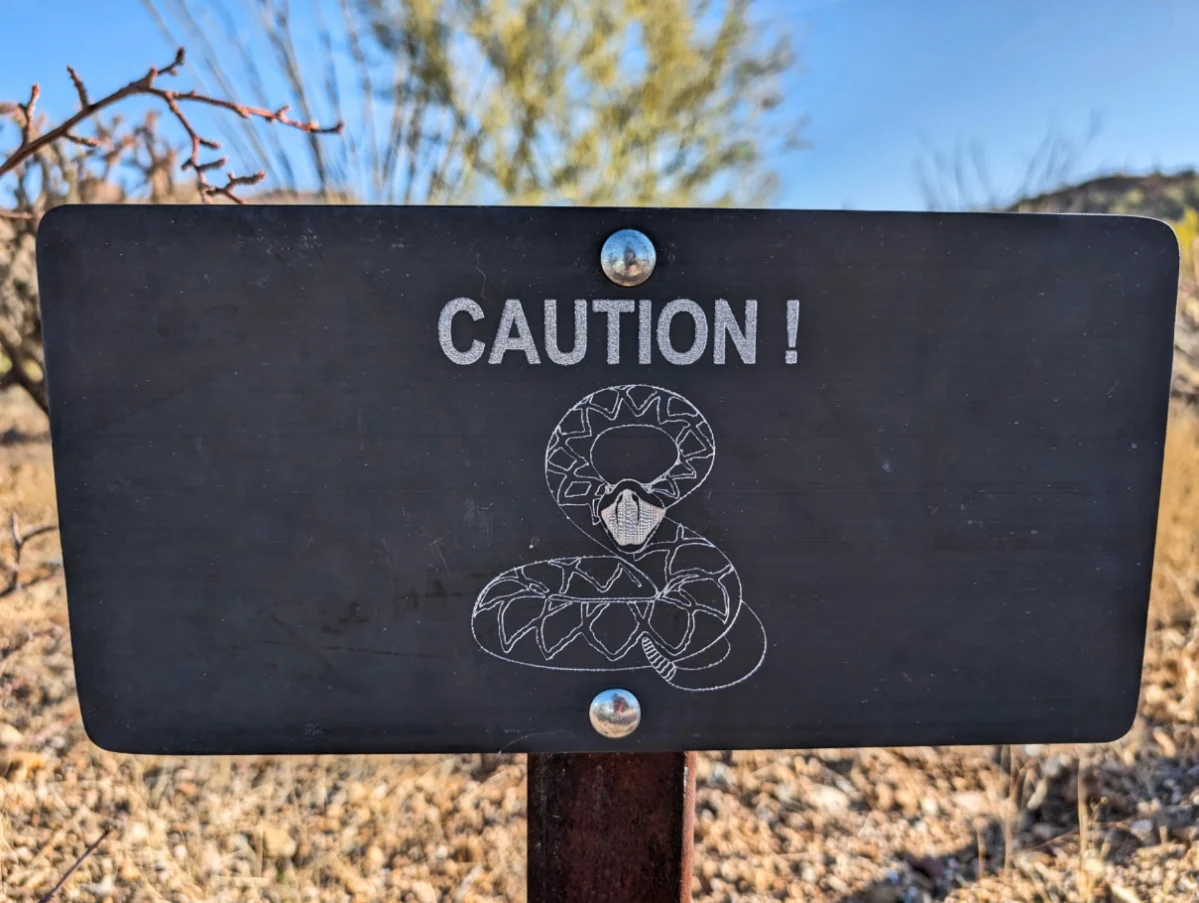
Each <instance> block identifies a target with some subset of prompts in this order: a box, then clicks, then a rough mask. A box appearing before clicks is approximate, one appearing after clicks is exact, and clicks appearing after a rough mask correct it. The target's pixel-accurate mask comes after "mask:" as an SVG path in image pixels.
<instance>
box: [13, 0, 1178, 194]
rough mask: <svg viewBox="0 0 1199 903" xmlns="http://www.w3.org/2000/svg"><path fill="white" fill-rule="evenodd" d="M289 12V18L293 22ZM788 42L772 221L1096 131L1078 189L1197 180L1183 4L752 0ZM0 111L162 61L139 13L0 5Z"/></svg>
mask: <svg viewBox="0 0 1199 903" xmlns="http://www.w3.org/2000/svg"><path fill="white" fill-rule="evenodd" d="M303 6H304V4H302V3H297V4H296V7H297V9H299V8H302V7H303ZM760 11H761V14H762V16H763V17H764V18H765V19H766V21H768V22H769V23H771V26H772V27H774V26H775V25H776V24H777V26H779V27H786V28H787V29H788V30H789V31H790V32H791V33H792V34H793V35H794V37H795V40H796V43H797V47H798V49H799V52H800V56H801V58H802V59H803V61H804V69H805V71H804V73H803V74H802V75H800V76H798V77H796V78H794V79H792V80H790V81H789V82H788V86H787V87H788V100H787V103H788V105H789V110H793V111H794V113H796V114H805V115H807V116H808V117H810V122H809V125H808V127H807V130H806V132H805V138H806V139H807V141H808V142H810V145H811V146H810V147H809V148H808V149H807V150H804V151H801V152H798V153H794V154H791V155H789V156H787V157H786V158H784V159H782V160H779V161H778V164H777V165H778V168H779V173H780V176H781V190H780V192H779V194H778V197H777V199H776V202H777V203H778V204H779V205H780V206H787V207H809V208H841V207H853V208H856V209H922V208H923V207H924V206H925V201H924V197H923V195H922V193H921V190H920V187H919V184H918V181H917V179H916V176H915V166H916V163H917V161H918V160H920V159H927V156H928V149H929V148H931V149H933V150H936V151H941V152H946V153H952V152H953V151H954V149H955V148H956V147H958V146H963V147H964V146H967V145H969V144H971V143H975V144H977V146H979V147H981V148H982V149H983V150H984V151H985V155H986V160H987V164H988V169H989V171H990V173H991V183H992V185H993V186H994V188H995V190H996V193H998V194H1000V195H1002V194H1004V193H1006V192H1007V191H1010V190H1013V189H1014V188H1015V187H1016V186H1017V185H1018V184H1019V181H1020V174H1021V172H1022V170H1023V168H1024V166H1025V163H1026V162H1027V160H1028V158H1029V157H1030V156H1031V155H1032V154H1033V153H1034V151H1035V150H1036V148H1037V146H1038V144H1039V143H1040V142H1041V141H1042V140H1043V139H1044V137H1045V136H1046V134H1047V133H1049V132H1050V131H1053V132H1055V133H1057V134H1059V135H1060V136H1062V137H1063V138H1064V139H1067V140H1079V139H1081V138H1082V137H1083V136H1084V134H1085V133H1086V132H1087V130H1088V127H1089V123H1090V120H1091V117H1092V115H1093V114H1098V115H1099V116H1100V117H1101V125H1100V128H1099V131H1098V133H1097V134H1096V136H1095V138H1094V139H1093V141H1092V142H1091V144H1090V145H1089V147H1088V150H1087V152H1086V153H1085V154H1084V155H1083V157H1082V159H1081V160H1080V161H1079V165H1078V167H1077V169H1076V173H1077V175H1078V176H1079V177H1084V176H1088V175H1092V174H1095V173H1098V172H1104V171H1111V170H1126V171H1144V170H1148V169H1152V168H1156V167H1161V168H1165V169H1167V170H1174V169H1178V168H1181V167H1186V166H1194V165H1199V104H1197V102H1196V98H1197V97H1199V93H1197V92H1199V87H1197V86H1199V68H1197V64H1196V60H1197V59H1199V52H1197V47H1199V44H1197V37H1199V0H1120V2H1117V0H760ZM0 33H4V34H6V35H16V36H18V40H16V41H6V42H5V52H4V54H3V55H0V98H4V99H9V98H13V99H16V98H20V99H23V98H24V97H25V95H26V92H27V91H28V85H29V82H30V81H34V80H36V81H39V82H40V83H41V85H42V89H43V101H42V105H43V108H44V109H48V110H50V111H51V112H53V113H56V114H65V113H67V112H68V111H69V110H70V109H71V107H72V105H73V104H74V102H75V96H74V91H73V89H72V88H71V86H70V83H69V81H68V80H67V79H66V77H65V70H64V67H65V66H66V65H67V64H68V63H71V64H73V65H75V66H76V68H78V69H79V71H80V72H81V74H83V75H84V76H85V77H86V79H87V81H88V84H89V86H90V88H91V91H92V94H93V96H95V95H98V94H100V93H101V92H103V91H106V90H108V89H110V88H111V87H115V86H117V85H118V84H123V83H124V82H125V81H128V80H129V79H130V78H131V77H132V76H133V75H135V74H140V72H142V71H143V70H144V68H145V66H146V65H147V64H148V63H149V62H166V61H167V60H169V58H170V56H171V52H172V48H171V47H170V46H169V45H168V43H167V41H166V40H165V39H164V38H163V37H162V36H161V35H160V34H159V32H158V30H157V29H156V27H155V25H154V23H153V22H152V21H151V19H150V18H149V16H148V15H147V13H146V12H145V11H144V9H143V7H142V5H141V3H140V2H139V0H42V2H41V3H27V2H17V0H0Z"/></svg>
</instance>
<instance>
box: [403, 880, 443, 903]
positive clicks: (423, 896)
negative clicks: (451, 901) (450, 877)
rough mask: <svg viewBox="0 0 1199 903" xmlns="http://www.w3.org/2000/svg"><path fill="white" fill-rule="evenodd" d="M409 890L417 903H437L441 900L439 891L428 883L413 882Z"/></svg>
mask: <svg viewBox="0 0 1199 903" xmlns="http://www.w3.org/2000/svg"><path fill="white" fill-rule="evenodd" d="M408 890H409V892H410V893H411V894H412V896H413V897H415V898H416V903H437V901H438V900H439V899H440V897H438V896H437V889H436V888H434V887H433V885H432V884H430V883H429V882H428V881H413V882H412V886H411V887H410V888H408Z"/></svg>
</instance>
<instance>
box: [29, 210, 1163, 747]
mask: <svg viewBox="0 0 1199 903" xmlns="http://www.w3.org/2000/svg"><path fill="white" fill-rule="evenodd" d="M626 229H628V230H637V232H638V233H639V235H633V236H631V237H630V236H628V235H625V236H623V237H620V238H617V239H613V243H609V244H608V249H609V251H612V252H613V253H612V254H610V255H609V256H608V257H607V258H605V260H606V266H607V271H606V270H605V265H604V264H603V262H602V261H601V251H602V250H603V249H604V247H605V243H606V242H607V241H608V239H609V237H611V236H613V235H614V233H617V232H619V231H620V230H626ZM639 242H640V243H639ZM38 262H39V276H40V280H41V289H42V298H43V307H44V318H45V334H46V345H47V354H48V369H49V386H50V400H51V425H52V432H53V441H54V461H55V470H56V475H57V480H58V503H59V515H60V520H61V528H62V538H63V548H64V561H65V568H66V575H67V587H68V595H69V605H70V618H71V634H72V641H73V643H74V650H75V661H76V669H77V680H78V687H79V695H80V703H81V707H82V712H83V718H84V723H85V725H86V727H87V730H88V732H89V734H90V736H91V737H92V738H93V740H95V741H96V742H97V743H98V744H100V745H101V746H105V747H108V748H112V749H117V750H124V751H133V752H170V753H184V752H188V753H193V752H195V753H204V752H207V753H259V752H269V753H300V752H421V751H470V750H484V751H494V750H508V751H522V750H531V751H547V750H560V751H573V750H597V749H598V750H606V749H608V750H642V749H645V750H648V749H671V748H674V749H688V748H771V747H811V746H830V745H836V746H841V745H904V744H947V743H993V742H1005V741H1006V742H1032V741H1089V740H1107V739H1112V738H1114V737H1116V736H1118V735H1120V734H1121V733H1122V732H1123V731H1124V730H1125V729H1126V728H1127V727H1128V725H1129V724H1130V723H1131V720H1132V717H1133V714H1134V711H1135V708H1136V702H1137V694H1138V688H1139V681H1140V667H1141V654H1142V644H1143V640H1144V631H1145V622H1146V606H1147V598H1148V589H1149V575H1150V567H1151V562H1152V558H1153V539H1154V526H1155V519H1156V514H1157V501H1158V490H1159V482H1160V476H1161V462H1162V446H1163V434H1164V430H1165V423H1166V407H1167V398H1168V390H1169V377H1170V363H1171V348H1172V327H1173V322H1174V304H1175V290H1176V279H1177V245H1176V243H1175V239H1174V237H1173V234H1172V233H1171V232H1170V230H1169V229H1168V228H1167V227H1166V226H1164V225H1162V224H1161V223H1157V222H1154V221H1152V220H1147V219H1136V218H1123V217H1093V216H1018V215H934V214H876V213H853V212H842V213H806V212H786V211H716V210H660V209H658V210H602V209H564V208H554V209H511V208H441V209H435V208H375V207H245V208H235V207H211V208H202V207H151V206H121V207H87V208H83V207H74V208H60V209H58V210H55V211H53V212H52V213H51V214H50V215H49V216H48V217H47V219H46V220H45V222H44V223H43V225H42V226H41V232H40V236H39V252H38ZM651 269H652V271H651ZM647 275H648V278H646V276H647ZM638 281H640V282H639V284H636V285H633V284H631V283H634V282H638ZM611 689H619V690H623V691H626V692H625V695H624V696H623V697H621V698H623V699H625V700H626V701H627V700H628V699H629V698H631V697H634V696H635V697H636V700H637V701H638V703H639V714H640V719H641V720H640V724H639V726H638V727H637V729H636V730H635V731H633V732H632V733H629V734H627V735H626V736H624V737H617V738H612V737H606V736H602V735H601V734H600V733H598V732H597V731H596V730H595V729H594V728H593V727H592V724H591V721H590V718H589V707H590V706H591V703H592V700H593V698H594V697H596V696H597V694H601V693H603V691H605V690H611ZM608 715H609V716H610V717H612V718H615V719H616V720H617V721H619V720H620V719H621V718H625V717H626V716H629V710H628V709H627V705H626V702H621V701H620V700H619V699H618V700H617V701H616V703H615V709H614V710H610V711H609V712H608ZM629 717H631V716H629Z"/></svg>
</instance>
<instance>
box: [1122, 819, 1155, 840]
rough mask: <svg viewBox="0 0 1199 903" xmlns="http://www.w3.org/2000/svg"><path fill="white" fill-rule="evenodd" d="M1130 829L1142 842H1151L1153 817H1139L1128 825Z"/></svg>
mask: <svg viewBox="0 0 1199 903" xmlns="http://www.w3.org/2000/svg"><path fill="white" fill-rule="evenodd" d="M1128 830H1129V831H1130V832H1131V833H1132V834H1133V835H1135V836H1136V839H1137V840H1139V841H1140V842H1141V843H1149V842H1150V841H1151V840H1153V819H1151V818H1138V819H1137V820H1136V821H1134V822H1133V823H1132V824H1130V825H1129V826H1128Z"/></svg>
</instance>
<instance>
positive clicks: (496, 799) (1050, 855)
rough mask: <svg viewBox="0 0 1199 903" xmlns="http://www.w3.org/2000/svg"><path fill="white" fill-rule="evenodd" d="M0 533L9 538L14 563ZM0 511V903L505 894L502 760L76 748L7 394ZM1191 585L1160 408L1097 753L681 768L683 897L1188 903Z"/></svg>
mask: <svg viewBox="0 0 1199 903" xmlns="http://www.w3.org/2000/svg"><path fill="white" fill-rule="evenodd" d="M10 514H11V515H13V516H15V518H16V521H15V535H16V536H17V537H18V538H23V537H26V536H28V535H29V534H31V533H33V534H35V535H32V536H31V537H30V538H29V539H28V541H25V542H19V541H18V542H14V540H13V535H10V534H12V531H11V530H10V529H9V526H10V525H9V517H10ZM0 515H2V516H3V523H2V524H0V527H2V529H3V533H4V539H3V545H0V570H3V573H0V590H3V595H2V596H0V899H4V900H30V901H35V900H40V899H43V898H44V897H45V895H47V894H48V893H50V891H51V890H52V889H53V888H54V887H55V885H56V883H57V882H58V881H59V880H60V879H61V878H62V877H63V876H64V875H65V874H66V873H67V872H68V870H69V869H70V868H71V866H72V865H73V864H74V863H75V862H76V861H77V860H78V859H79V857H80V856H81V854H83V853H84V851H85V850H86V849H87V848H88V847H89V845H91V844H93V843H95V842H96V841H97V840H99V841H100V842H99V844H98V846H96V848H95V851H94V852H93V853H92V854H91V855H90V856H88V857H87V858H86V859H85V860H84V861H83V862H82V864H81V865H79V867H78V869H77V870H76V871H75V872H74V873H73V874H71V875H70V876H69V877H68V879H67V880H66V882H65V884H64V885H63V886H62V888H61V889H60V890H59V891H58V893H57V896H56V899H61V900H89V901H90V900H96V901H109V900H111V901H201V900H204V901H207V900H213V901H233V900H270V901H282V900H321V901H375V900H397V901H411V903H433V901H438V900H446V901H462V903H469V901H476V903H481V901H491V900H504V901H509V900H522V899H524V862H525V827H524V817H525V792H524V776H525V763H524V759H523V757H521V756H495V757H487V758H486V759H481V758H480V757H478V756H453V757H445V758H441V757H418V756H411V757H305V758H238V759H229V758H213V759H200V758H165V757H163V758H146V757H126V756H118V755H113V754H109V753H106V752H103V751H101V750H99V749H97V748H95V747H94V746H92V745H91V744H90V743H89V742H88V740H87V738H86V736H85V734H84V731H83V728H82V726H81V723H80V719H79V709H78V704H77V702H76V698H75V689H74V677H73V674H72V668H71V649H70V638H69V635H68V630H67V608H66V599H65V594H64V589H63V581H62V576H61V563H60V558H59V555H60V552H59V548H58V544H57V537H56V533H55V531H54V529H53V525H54V518H55V510H54V487H53V476H52V470H51V463H50V450H49V439H48V436H47V426H46V421H45V418H44V416H43V415H42V414H41V412H40V411H39V410H38V409H37V408H36V407H34V406H33V404H32V403H31V402H29V401H28V400H27V399H26V398H25V397H24V396H23V395H21V394H20V392H19V390H15V389H14V390H9V392H8V393H6V394H4V396H3V397H2V398H0ZM42 527H45V528H48V529H45V530H44V531H42V532H37V531H38V528H42ZM18 545H20V548H19V549H18V548H17V546H18ZM1197 586H1199V414H1197V413H1196V412H1195V409H1194V408H1190V409H1188V408H1185V407H1183V406H1182V405H1178V406H1176V407H1175V409H1174V410H1173V412H1172V416H1171V426H1170V433H1169V438H1168V448H1167V463H1166V476H1165V483H1164V489H1163V509H1162V517H1161V526H1160V533H1159V540H1158V556H1157V564H1156V571H1155V580H1154V598H1153V605H1152V613H1151V624H1150V634H1149V641H1148V646H1147V651H1146V664H1145V671H1144V685H1143V692H1142V698H1141V707H1140V716H1139V718H1138V720H1137V723H1136V725H1135V727H1134V728H1133V729H1132V731H1131V732H1130V733H1129V734H1128V735H1127V736H1126V737H1125V738H1124V739H1122V740H1120V741H1119V742H1117V743H1113V744H1109V745H1103V746H1078V747H1074V746H1068V747H1028V746H1026V747H1004V748H970V749H965V748H963V749H956V748H938V749H928V748H921V749H902V750H898V749H897V750H891V749H866V750H823V751H817V752H812V751H799V750H795V751H787V752H738V753H722V752H718V751H717V752H709V753H703V754H701V755H700V759H699V767H698V773H697V783H698V790H697V800H696V805H697V810H696V837H695V840H696V856H695V870H694V877H693V890H694V896H695V899H696V900H699V901H713V903H715V901H742V903H748V901H765V900H809V901H830V903H851V901H868V903H898V901H905V903H921V901H927V900H952V901H994V903H1000V901H1019V903H1023V901H1087V900H1095V901H1115V903H1134V901H1141V903H1157V901H1190V900H1197V899H1199V727H1197V725H1196V705H1197V700H1199V621H1197V620H1196V617H1195V615H1196V606H1197V605H1199V598H1197V595H1196V589H1197ZM5 587H7V589H4V588H5Z"/></svg>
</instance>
